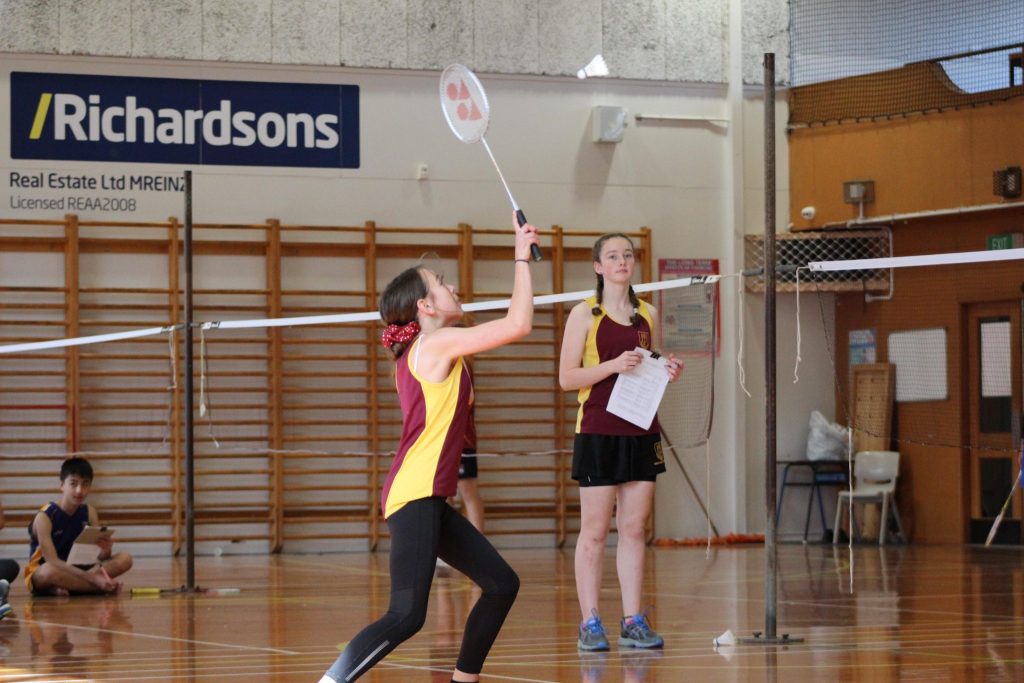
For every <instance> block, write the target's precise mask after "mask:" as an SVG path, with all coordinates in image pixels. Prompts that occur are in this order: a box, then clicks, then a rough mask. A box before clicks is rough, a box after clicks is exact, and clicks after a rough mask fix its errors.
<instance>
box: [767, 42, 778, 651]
mask: <svg viewBox="0 0 1024 683" xmlns="http://www.w3.org/2000/svg"><path fill="white" fill-rule="evenodd" d="M764 255H765V258H764V384H765V410H764V413H765V415H764V419H765V425H764V459H765V465H764V467H765V477H764V480H765V493H764V495H765V499H764V510H765V527H764V559H765V567H764V569H765V576H764V632H765V637H766V638H774V637H775V621H776V606H777V604H778V603H777V597H776V588H777V586H776V580H775V579H776V576H775V573H776V570H777V559H778V558H777V553H776V546H775V521H776V520H775V438H776V434H775V428H776V404H775V399H776V394H775V390H776V386H775V370H776V363H775V362H776V354H775V54H774V53H772V52H768V53H765V56H764Z"/></svg>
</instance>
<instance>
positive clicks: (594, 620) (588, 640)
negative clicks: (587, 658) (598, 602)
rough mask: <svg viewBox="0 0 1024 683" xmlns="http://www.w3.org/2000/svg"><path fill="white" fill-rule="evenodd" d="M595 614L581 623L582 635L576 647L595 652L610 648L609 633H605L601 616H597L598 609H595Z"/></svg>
mask: <svg viewBox="0 0 1024 683" xmlns="http://www.w3.org/2000/svg"><path fill="white" fill-rule="evenodd" d="M593 614H594V616H592V617H590V618H589V619H587V620H586V621H584V622H583V623H582V624H580V637H579V640H577V641H576V647H577V648H578V649H580V650H585V651H587V652H595V651H601V650H607V649H608V635H607V634H606V633H605V630H604V625H603V624H601V618H600V617H599V616H597V610H596V609H595V610H593Z"/></svg>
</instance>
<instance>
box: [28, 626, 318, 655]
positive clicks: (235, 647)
mask: <svg viewBox="0 0 1024 683" xmlns="http://www.w3.org/2000/svg"><path fill="white" fill-rule="evenodd" d="M15 621H21V622H24V623H25V625H26V626H27V625H29V624H42V625H43V626H55V627H58V628H70V629H75V630H77V631H89V632H92V633H109V634H111V635H116V636H128V637H129V638H148V639H150V640H163V641H170V642H175V643H194V644H196V645H209V646H211V647H223V648H230V649H233V650H251V651H254V652H273V653H275V654H279V655H299V654H302V653H300V652H295V651H292V650H281V649H278V648H275V647H256V646H254V645H235V644H234V643H218V642H216V641H212V640H193V639H191V638H174V637H172V636H157V635H153V634H151V633H135V632H134V631H116V630H114V629H111V628H97V627H95V626H79V625H76V624H62V623H60V622H53V621H41V620H39V619H17V620H15Z"/></svg>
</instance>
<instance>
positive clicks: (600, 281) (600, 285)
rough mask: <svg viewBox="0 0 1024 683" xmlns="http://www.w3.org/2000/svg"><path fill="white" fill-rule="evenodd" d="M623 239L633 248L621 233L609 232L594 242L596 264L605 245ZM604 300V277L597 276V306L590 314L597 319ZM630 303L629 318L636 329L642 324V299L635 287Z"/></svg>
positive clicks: (630, 241)
mask: <svg viewBox="0 0 1024 683" xmlns="http://www.w3.org/2000/svg"><path fill="white" fill-rule="evenodd" d="M615 237H621V238H622V239H624V240H626V241H627V242H629V246H630V247H633V240H631V239H629V237H627V236H626V235H624V234H622V233H621V232H609V233H607V234H604V235H601V236H600V237H598V238H597V241H596V242H594V249H593V250H592V252H591V256H592V257H593V259H594V263H600V262H601V249H602V248H603V247H604V243H605V242H607V241H608V240H610V239H612V238H615ZM603 299H604V276H603V275H600V274H598V276H597V305H596V306H594V307H593V308H592V309H590V312H591V313H592V314H593V315H594V316H595V317H596V316H599V315H601V302H602V301H603ZM629 303H631V304H632V305H633V315H631V316H630V317H629V323H630V324H631V325H632V326H633V327H636V326H638V325H639V324H640V299H639V298H638V297H637V295H636V292H634V291H633V285H630V286H629Z"/></svg>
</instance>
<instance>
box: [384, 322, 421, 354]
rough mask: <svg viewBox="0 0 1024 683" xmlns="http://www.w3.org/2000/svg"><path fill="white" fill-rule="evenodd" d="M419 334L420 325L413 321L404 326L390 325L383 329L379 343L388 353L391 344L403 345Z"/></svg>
mask: <svg viewBox="0 0 1024 683" xmlns="http://www.w3.org/2000/svg"><path fill="white" fill-rule="evenodd" d="M419 333H420V325H419V323H417V322H416V321H415V320H413V321H412V322H411V323H406V324H405V325H395V324H391V325H388V326H387V327H385V328H384V332H383V334H381V335H380V343H381V344H383V345H384V348H385V349H388V350H389V351H390V350H391V345H392V344H396V343H400V344H404V343H406V342H407V341H409V340H410V339H412V338H413V337H415V336H416V335H417V334H419Z"/></svg>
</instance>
